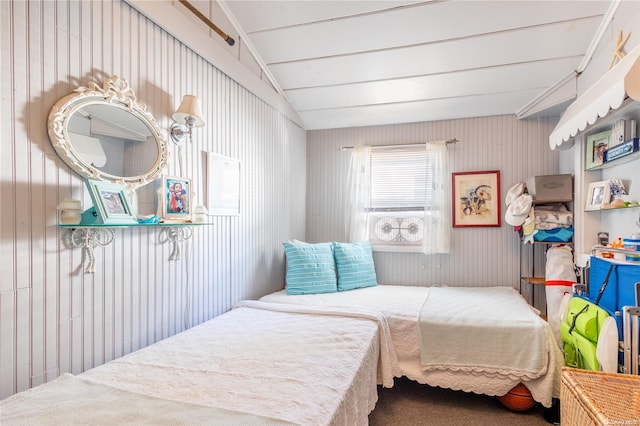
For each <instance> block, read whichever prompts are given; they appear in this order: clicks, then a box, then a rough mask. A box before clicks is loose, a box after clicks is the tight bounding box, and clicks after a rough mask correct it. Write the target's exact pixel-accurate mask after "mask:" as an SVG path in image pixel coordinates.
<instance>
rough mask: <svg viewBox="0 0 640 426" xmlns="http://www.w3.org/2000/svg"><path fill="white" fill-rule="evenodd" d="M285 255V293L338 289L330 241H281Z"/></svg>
mask: <svg viewBox="0 0 640 426" xmlns="http://www.w3.org/2000/svg"><path fill="white" fill-rule="evenodd" d="M282 245H283V246H284V252H285V255H286V256H287V276H286V281H287V294H316V293H333V292H335V291H337V290H338V286H337V282H336V266H335V261H334V259H333V246H332V244H331V243H319V244H308V243H302V242H300V243H289V242H287V243H282Z"/></svg>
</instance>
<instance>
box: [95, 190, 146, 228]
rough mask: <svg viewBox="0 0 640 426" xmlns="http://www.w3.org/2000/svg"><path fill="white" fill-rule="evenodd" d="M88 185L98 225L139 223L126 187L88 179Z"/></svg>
mask: <svg viewBox="0 0 640 426" xmlns="http://www.w3.org/2000/svg"><path fill="white" fill-rule="evenodd" d="M86 184H87V189H88V190H89V196H90V197H91V201H93V207H94V209H95V216H96V222H95V223H96V224H104V225H128V224H137V223H138V220H137V219H136V216H135V214H134V211H133V209H132V207H131V201H130V200H129V194H128V193H127V189H126V187H124V186H123V185H118V184H116V183H111V182H103V181H98V180H93V179H87V180H86Z"/></svg>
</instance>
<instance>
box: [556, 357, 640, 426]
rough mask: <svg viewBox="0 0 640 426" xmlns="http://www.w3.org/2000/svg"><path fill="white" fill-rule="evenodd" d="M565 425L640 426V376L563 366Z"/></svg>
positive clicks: (561, 412) (561, 411)
mask: <svg viewBox="0 0 640 426" xmlns="http://www.w3.org/2000/svg"><path fill="white" fill-rule="evenodd" d="M560 419H561V424H562V426H574V425H579V426H582V425H603V426H604V425H638V426H640V376H632V375H629V374H616V373H602V372H598V371H588V370H577V369H574V368H567V367H565V368H563V369H562V388H561V390H560Z"/></svg>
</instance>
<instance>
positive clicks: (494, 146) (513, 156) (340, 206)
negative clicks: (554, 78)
mask: <svg viewBox="0 0 640 426" xmlns="http://www.w3.org/2000/svg"><path fill="white" fill-rule="evenodd" d="M555 123H556V120H555V119H530V120H522V121H519V120H517V119H516V118H515V117H513V116H496V117H488V118H470V119H461V120H450V121H437V122H428V123H413V124H402V125H389V126H376V127H361V128H347V129H335V130H316V131H309V132H308V134H307V141H308V142H307V154H308V156H307V158H308V160H307V173H308V182H307V188H308V192H307V233H306V234H307V239H308V240H309V241H313V242H320V241H331V240H338V241H340V240H344V238H345V237H346V236H345V235H346V234H345V232H344V227H343V217H344V211H345V200H344V194H345V192H344V190H345V186H346V184H345V182H346V176H347V170H348V167H349V159H350V155H351V151H348V150H347V151H340V150H339V148H340V147H343V146H353V145H358V144H368V145H386V144H403V143H414V142H421V141H430V140H447V139H451V138H454V137H455V138H457V139H458V140H459V141H460V142H458V143H457V144H455V145H450V146H449V158H450V164H451V171H452V172H467V171H485V170H500V198H501V209H502V213H501V215H502V216H503V217H502V218H501V222H502V226H501V227H499V228H452V230H451V253H450V254H448V255H430V256H426V255H423V254H407V253H375V254H374V259H375V262H376V272H377V274H378V280H379V282H380V283H382V284H408V285H424V286H432V285H448V286H491V285H507V286H513V287H514V288H518V285H519V279H518V277H519V269H518V238H517V236H516V235H514V231H513V227H512V226H510V225H508V224H506V223H505V222H504V211H505V206H504V198H505V195H506V192H507V191H508V190H509V188H510V187H511V186H513V185H514V184H515V183H516V182H518V181H521V180H525V179H526V178H527V177H529V176H535V175H543V174H554V173H557V171H558V153H557V152H553V151H551V150H549V149H548V136H549V133H550V132H551V130H552V129H553V127H554V126H555ZM448 179H450V177H449V178H448ZM538 293H540V294H541V295H542V297H543V296H544V294H543V293H544V292H542V291H539V292H538ZM536 304H537V305H538V306H544V299H539V297H538V296H536Z"/></svg>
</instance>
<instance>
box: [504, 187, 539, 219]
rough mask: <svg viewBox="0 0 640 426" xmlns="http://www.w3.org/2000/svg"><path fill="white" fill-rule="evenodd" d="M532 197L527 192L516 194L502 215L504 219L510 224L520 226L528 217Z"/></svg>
mask: <svg viewBox="0 0 640 426" xmlns="http://www.w3.org/2000/svg"><path fill="white" fill-rule="evenodd" d="M532 203H533V198H532V197H531V195H529V194H522V195H520V196H518V198H516V199H515V200H513V202H512V203H510V204H509V207H508V208H507V212H506V213H505V215H504V221H505V222H507V223H508V224H509V225H512V226H520V225H522V224H523V223H524V221H525V220H527V217H529V210H531V204H532Z"/></svg>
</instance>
